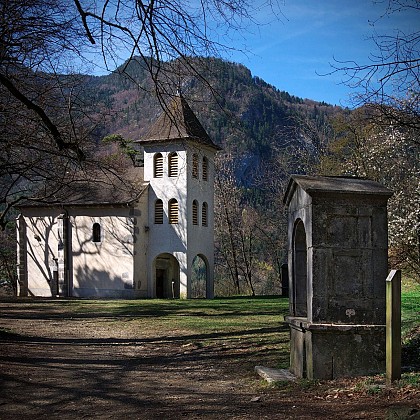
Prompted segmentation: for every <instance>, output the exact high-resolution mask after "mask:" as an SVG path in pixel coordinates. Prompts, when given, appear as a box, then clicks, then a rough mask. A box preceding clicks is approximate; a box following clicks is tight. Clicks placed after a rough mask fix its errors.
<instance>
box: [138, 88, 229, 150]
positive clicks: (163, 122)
mask: <svg viewBox="0 0 420 420" xmlns="http://www.w3.org/2000/svg"><path fill="white" fill-rule="evenodd" d="M175 140H190V141H194V142H196V143H199V144H201V145H203V146H207V147H211V148H212V149H215V150H220V149H221V148H220V147H219V146H217V145H216V144H214V143H213V141H212V140H211V139H210V137H209V135H208V134H207V133H206V130H205V129H204V128H203V126H202V125H201V123H200V121H198V118H197V117H196V116H195V114H194V112H193V111H192V109H191V108H190V106H189V105H188V103H187V101H186V100H185V98H184V97H183V96H182V95H181V94H177V95H176V96H175V97H174V98H173V100H172V101H171V102H170V104H169V105H168V108H167V109H166V110H165V111H164V112H162V114H161V115H160V116H159V117H158V119H157V120H156V121H155V123H154V124H153V125H152V126H151V127H150V129H149V131H148V132H147V133H146V135H145V136H144V137H143V138H142V139H140V140H138V141H136V143H138V144H140V145H147V144H153V143H163V142H165V143H166V142H171V141H175Z"/></svg>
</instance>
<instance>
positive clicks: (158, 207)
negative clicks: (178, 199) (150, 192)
mask: <svg viewBox="0 0 420 420" xmlns="http://www.w3.org/2000/svg"><path fill="white" fill-rule="evenodd" d="M162 223H163V202H162V200H156V202H155V224H156V225H161V224H162Z"/></svg>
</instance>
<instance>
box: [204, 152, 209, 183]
mask: <svg viewBox="0 0 420 420" xmlns="http://www.w3.org/2000/svg"><path fill="white" fill-rule="evenodd" d="M208 163H209V162H208V160H207V158H206V157H205V156H204V157H203V167H202V170H203V181H207V180H208V166H209V165H208Z"/></svg>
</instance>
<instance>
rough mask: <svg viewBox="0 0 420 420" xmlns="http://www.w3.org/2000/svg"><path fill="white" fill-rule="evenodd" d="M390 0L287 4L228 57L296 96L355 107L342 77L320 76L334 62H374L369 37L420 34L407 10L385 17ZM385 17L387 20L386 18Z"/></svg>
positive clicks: (240, 41) (266, 14)
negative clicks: (396, 32)
mask: <svg viewBox="0 0 420 420" xmlns="http://www.w3.org/2000/svg"><path fill="white" fill-rule="evenodd" d="M387 4H388V1H387V0H384V1H375V2H374V1H372V0H352V1H349V0H322V1H321V0H285V1H280V2H279V5H280V9H281V12H282V14H281V15H279V16H278V19H276V18H275V17H274V15H272V14H271V13H269V11H268V10H266V11H265V12H264V14H261V15H260V16H258V17H257V18H258V20H259V21H262V22H265V24H262V25H260V26H259V27H256V26H254V27H252V28H251V29H250V30H248V31H247V32H246V33H244V34H242V35H243V37H242V38H240V37H238V36H237V37H236V39H235V40H233V41H231V40H230V41H229V42H233V45H235V46H236V47H237V48H238V49H244V48H246V49H247V51H248V53H247V55H244V54H243V53H241V52H239V51H238V52H234V53H231V54H230V55H228V56H226V57H225V58H227V59H228V60H230V61H234V62H239V63H242V64H244V65H245V66H246V67H248V68H249V69H250V70H251V72H252V74H253V75H254V76H258V77H260V78H262V79H263V80H265V81H266V82H267V83H270V84H272V85H274V86H276V87H277V88H278V89H280V90H285V91H287V92H289V93H290V94H292V95H295V96H299V97H302V98H309V99H314V100H317V101H325V102H327V103H330V104H333V105H334V104H337V105H342V106H351V103H350V102H349V101H348V100H349V94H350V93H351V92H352V90H351V89H350V88H348V87H346V86H344V85H342V84H340V82H341V81H342V77H343V75H340V74H335V75H330V76H320V75H319V74H326V73H328V72H329V71H331V67H330V64H329V63H333V62H334V59H337V60H340V61H344V60H354V61H356V62H358V63H367V62H369V54H372V53H374V52H375V51H376V49H375V44H374V42H373V41H372V40H371V39H369V38H370V37H372V35H374V34H375V33H376V34H391V33H393V31H394V30H395V29H397V28H398V29H400V30H405V31H410V32H412V31H413V30H419V25H420V22H418V15H417V14H415V13H414V12H413V11H411V12H410V11H404V12H400V13H393V14H391V15H385V16H383V15H384V13H385V11H386V6H387ZM381 16H383V17H382V18H381Z"/></svg>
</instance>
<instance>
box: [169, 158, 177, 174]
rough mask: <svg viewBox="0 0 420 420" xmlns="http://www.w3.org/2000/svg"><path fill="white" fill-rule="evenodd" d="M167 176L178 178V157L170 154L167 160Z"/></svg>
mask: <svg viewBox="0 0 420 420" xmlns="http://www.w3.org/2000/svg"><path fill="white" fill-rule="evenodd" d="M168 174H169V176H171V177H176V176H178V155H177V154H176V153H171V154H170V155H169V159H168Z"/></svg>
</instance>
